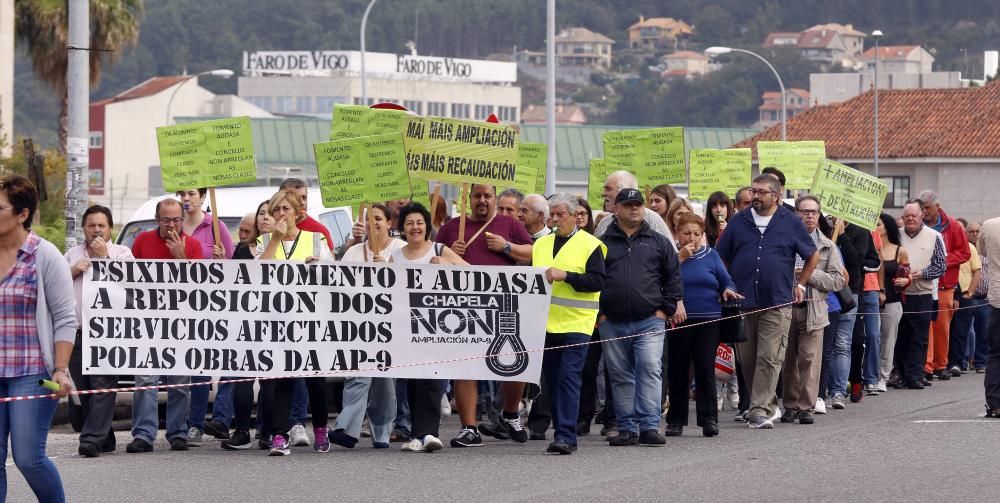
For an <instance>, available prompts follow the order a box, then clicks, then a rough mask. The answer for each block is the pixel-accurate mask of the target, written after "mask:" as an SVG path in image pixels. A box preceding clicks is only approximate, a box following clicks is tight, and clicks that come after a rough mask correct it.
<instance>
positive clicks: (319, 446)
mask: <svg viewBox="0 0 1000 503" xmlns="http://www.w3.org/2000/svg"><path fill="white" fill-rule="evenodd" d="M268 208H269V210H270V213H271V216H272V217H274V226H273V228H272V230H271V234H270V235H264V236H261V237H260V238H258V240H257V250H258V252H259V254H258V257H257V258H258V259H261V260H294V261H297V262H306V263H309V262H314V261H317V260H331V261H332V260H333V255H332V254H331V253H330V248H329V247H328V246H327V243H326V242H325V241H326V238H325V237H324V236H323V235H322V234H319V233H315V232H309V231H304V230H301V229H299V228H298V227H297V226H296V225H297V223H298V221H299V220H300V217H301V215H302V213H303V212H305V208H303V207H302V199H301V198H300V197H299V196H298V194H296V193H295V192H294V191H292V190H280V191H278V193H277V194H275V195H274V197H272V198H271V203H270V205H269V207H268ZM305 382H306V387H307V388H308V390H309V408H310V412H311V415H312V422H313V434H314V437H315V443H314V444H313V449H314V450H316V452H327V451H329V450H330V442H329V441H328V440H327V427H326V425H327V403H326V378H325V377H307V378H305ZM294 387H295V383H294V380H293V379H269V380H265V381H261V388H262V390H261V394H264V395H267V396H268V397H273V399H271V400H265V401H266V402H267V401H269V402H270V403H271V404H273V405H272V407H271V414H270V416H271V423H270V426H271V427H270V431H265V432H264V433H266V434H270V435H271V449H270V451H269V452H268V455H269V456H288V455H289V454H291V449H290V443H289V441H288V439H287V438H285V435H287V432H288V431H289V430H290V429H291V426H292V425H291V424H289V413H290V412H291V408H292V395H293V393H294ZM261 439H262V440H264V434H261Z"/></svg>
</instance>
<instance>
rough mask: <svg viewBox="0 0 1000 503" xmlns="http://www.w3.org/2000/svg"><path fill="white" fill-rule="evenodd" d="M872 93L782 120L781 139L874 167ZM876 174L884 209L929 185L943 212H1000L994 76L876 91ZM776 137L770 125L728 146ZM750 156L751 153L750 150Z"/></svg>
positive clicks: (999, 85)
mask: <svg viewBox="0 0 1000 503" xmlns="http://www.w3.org/2000/svg"><path fill="white" fill-rule="evenodd" d="M873 100H874V94H873V93H872V92H870V91H869V92H867V93H865V94H862V95H860V96H857V97H855V98H853V99H850V100H848V101H844V102H841V103H836V104H833V105H827V106H818V107H813V108H811V109H809V110H808V111H806V112H804V113H802V114H799V115H797V116H796V117H794V118H791V119H789V121H788V128H787V134H788V140H789V141H800V140H823V141H825V142H826V155H827V157H828V158H830V159H833V160H836V161H838V162H841V163H844V164H847V165H849V166H852V167H854V168H856V169H859V170H861V171H864V172H866V173H872V172H873V170H874V160H873V156H874V129H873V124H872V110H873ZM879 131H880V134H879V177H880V178H882V179H883V180H885V181H886V182H887V183H888V184H889V195H888V197H887V198H886V204H885V210H886V212H888V213H891V214H893V215H896V216H898V215H899V214H900V211H901V208H902V206H903V204H904V203H905V202H906V200H907V199H910V198H912V197H915V196H916V195H917V194H919V193H920V191H921V190H924V189H931V190H934V191H936V192H937V193H938V194H939V195H940V196H941V203H942V205H943V206H944V207H945V208H946V209H947V211H948V214H949V215H951V216H954V217H965V218H967V219H969V220H970V221H972V220H975V221H982V220H983V219H986V218H991V217H995V216H997V215H998V214H1000V209H998V208H1000V176H997V174H998V173H1000V81H995V82H991V83H989V84H987V85H985V86H983V87H978V88H964V89H913V90H884V91H880V92H879ZM780 139H781V128H780V126H775V127H772V128H770V129H767V130H766V131H763V132H762V133H760V134H757V135H755V136H753V137H751V138H748V139H746V140H744V141H742V142H740V143H737V144H736V145H734V147H751V148H752V147H755V146H756V145H757V142H759V141H770V140H780ZM755 155H756V152H755Z"/></svg>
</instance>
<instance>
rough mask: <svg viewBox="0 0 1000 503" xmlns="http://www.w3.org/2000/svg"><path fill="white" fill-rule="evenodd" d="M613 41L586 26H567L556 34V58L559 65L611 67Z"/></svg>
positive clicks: (604, 68) (603, 68)
mask: <svg viewBox="0 0 1000 503" xmlns="http://www.w3.org/2000/svg"><path fill="white" fill-rule="evenodd" d="M614 43H615V41H614V40H611V39H610V38H608V37H605V36H604V35H601V34H600V33H595V32H593V31H590V30H588V29H587V28H583V27H579V26H578V27H574V28H567V29H565V30H562V31H560V32H559V33H558V34H557V35H556V60H557V61H558V62H559V66H587V67H591V68H599V69H602V70H607V69H609V68H611V46H612V45H614ZM542 61H543V62H544V57H543V58H542ZM543 64H544V63H543Z"/></svg>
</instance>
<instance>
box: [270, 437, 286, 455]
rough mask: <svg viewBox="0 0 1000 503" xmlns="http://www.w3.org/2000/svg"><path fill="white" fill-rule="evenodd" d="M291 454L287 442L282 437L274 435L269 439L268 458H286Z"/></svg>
mask: <svg viewBox="0 0 1000 503" xmlns="http://www.w3.org/2000/svg"><path fill="white" fill-rule="evenodd" d="M291 453H292V450H291V449H290V448H289V447H288V440H285V437H284V436H282V435H275V436H274V438H272V439H271V450H270V451H268V452H267V455H268V456H288V455H289V454H291Z"/></svg>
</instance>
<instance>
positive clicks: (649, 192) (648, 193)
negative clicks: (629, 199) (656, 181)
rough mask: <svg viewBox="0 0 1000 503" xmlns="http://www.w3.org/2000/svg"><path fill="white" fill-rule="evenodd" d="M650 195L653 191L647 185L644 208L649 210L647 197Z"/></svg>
mask: <svg viewBox="0 0 1000 503" xmlns="http://www.w3.org/2000/svg"><path fill="white" fill-rule="evenodd" d="M652 193H653V189H652V188H650V186H649V185H647V186H646V207H647V208H649V206H650V202H649V196H650V195H652Z"/></svg>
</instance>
